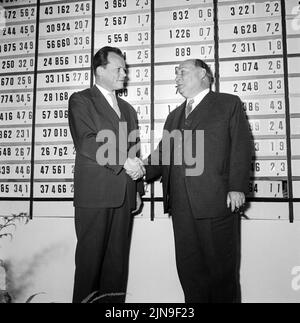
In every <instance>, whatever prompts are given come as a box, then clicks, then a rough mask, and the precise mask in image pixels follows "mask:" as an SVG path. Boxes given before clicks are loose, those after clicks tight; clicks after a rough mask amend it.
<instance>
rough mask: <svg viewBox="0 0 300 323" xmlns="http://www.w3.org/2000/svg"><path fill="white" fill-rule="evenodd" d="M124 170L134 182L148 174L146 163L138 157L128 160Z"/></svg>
mask: <svg viewBox="0 0 300 323" xmlns="http://www.w3.org/2000/svg"><path fill="white" fill-rule="evenodd" d="M124 169H125V170H126V174H127V175H128V176H130V177H131V178H132V180H134V181H137V180H138V179H140V178H142V177H143V176H144V175H145V174H146V169H145V166H144V163H143V162H142V161H141V160H140V159H139V158H137V157H135V158H134V159H132V158H128V159H127V160H126V162H125V165H124Z"/></svg>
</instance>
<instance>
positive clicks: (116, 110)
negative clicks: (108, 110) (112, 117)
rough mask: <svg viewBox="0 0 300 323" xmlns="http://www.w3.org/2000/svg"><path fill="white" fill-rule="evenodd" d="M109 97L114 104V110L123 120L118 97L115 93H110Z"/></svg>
mask: <svg viewBox="0 0 300 323" xmlns="http://www.w3.org/2000/svg"><path fill="white" fill-rule="evenodd" d="M109 96H110V97H111V99H112V102H113V105H112V108H113V109H114V110H115V112H116V114H117V115H118V117H119V118H121V111H120V108H119V105H118V101H117V98H116V96H115V95H114V93H109Z"/></svg>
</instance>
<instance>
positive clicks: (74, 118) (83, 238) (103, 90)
mask: <svg viewBox="0 0 300 323" xmlns="http://www.w3.org/2000/svg"><path fill="white" fill-rule="evenodd" d="M93 68H94V73H95V78H96V85H95V86H94V87H92V88H91V89H87V90H85V91H82V92H79V93H74V94H73V95H72V96H71V98H70V101H69V124H70V129H71V134H72V137H73V141H74V145H75V148H76V153H77V154H76V162H75V176H74V185H75V193H74V206H75V228H76V235H77V248H76V256H75V263H76V271H75V282H74V294H73V302H74V303H79V302H82V301H83V300H85V299H86V298H87V297H89V296H90V295H92V294H94V293H95V292H96V293H97V294H95V295H94V296H98V297H99V296H100V301H103V302H124V301H125V295H126V287H127V276H128V259H129V249H130V240H131V231H132V223H133V216H132V213H133V212H135V211H137V210H139V209H140V207H141V204H142V201H141V196H142V195H143V194H144V188H143V183H142V181H137V182H136V181H134V180H136V179H137V178H138V177H141V176H142V175H143V169H142V168H141V167H140V165H138V163H137V162H136V161H137V156H138V154H139V145H138V143H139V138H138V136H136V137H135V139H134V140H132V139H131V140H130V142H129V140H128V139H127V138H129V137H128V134H130V133H131V132H132V131H136V132H137V129H138V120H137V114H136V112H135V110H134V109H133V107H132V106H131V105H129V104H128V103H127V102H125V101H124V100H122V99H120V98H119V97H117V96H116V93H115V91H117V90H120V89H123V87H124V82H125V80H126V77H127V76H126V63H125V60H124V57H123V55H122V52H121V51H120V50H119V49H117V48H112V47H104V48H102V49H101V50H100V51H99V52H98V53H97V54H96V55H95V57H94V60H93ZM106 134H108V136H107V138H105V136H106ZM110 134H112V135H113V136H114V138H113V139H114V140H115V142H114V141H113V142H114V144H112V143H111V142H110V144H109V145H107V144H108V142H107V141H108V139H110V138H109V135H110ZM105 145H107V146H105ZM105 147H106V148H107V151H106V153H104V150H103V148H105ZM107 156H114V157H115V158H111V159H109V158H108V159H106V158H107ZM129 169H130V170H131V171H132V173H133V174H135V175H133V176H132V177H133V179H131V178H130V177H129V176H128V175H127V174H126V171H128V170H129ZM111 294H115V295H114V296H108V295H111Z"/></svg>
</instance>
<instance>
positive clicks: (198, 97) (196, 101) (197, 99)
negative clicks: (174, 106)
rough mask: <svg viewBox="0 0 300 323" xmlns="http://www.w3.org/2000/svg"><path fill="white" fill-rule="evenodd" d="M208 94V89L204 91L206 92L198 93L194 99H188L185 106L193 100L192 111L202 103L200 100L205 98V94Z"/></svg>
mask: <svg viewBox="0 0 300 323" xmlns="http://www.w3.org/2000/svg"><path fill="white" fill-rule="evenodd" d="M209 92H210V89H206V90H204V91H202V92H200V93H199V94H197V95H196V96H195V97H194V98H190V99H188V100H187V104H188V103H189V101H190V100H194V103H193V109H192V110H194V109H195V108H196V107H197V106H198V105H199V104H200V103H201V102H202V100H203V99H204V98H205V97H206V96H207V94H208V93H209Z"/></svg>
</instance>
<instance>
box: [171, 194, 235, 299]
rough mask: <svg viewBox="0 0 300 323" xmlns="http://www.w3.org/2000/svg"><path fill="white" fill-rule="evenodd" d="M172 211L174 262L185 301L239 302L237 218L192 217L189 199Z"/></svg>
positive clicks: (233, 216)
mask: <svg viewBox="0 0 300 323" xmlns="http://www.w3.org/2000/svg"><path fill="white" fill-rule="evenodd" d="M185 201H186V202H183V201H181V202H183V203H181V204H180V203H178V205H177V207H176V208H175V209H173V211H172V219H173V228H174V235H175V249H176V263H177V269H178V275H179V279H180V282H181V285H182V288H183V291H184V295H185V301H186V302H187V303H239V302H240V301H241V295H240V293H241V292H240V282H239V280H240V279H239V267H240V218H239V217H238V216H237V215H232V216H228V215H227V216H226V217H221V218H213V219H195V218H194V216H193V215H192V212H191V209H190V206H189V203H188V199H186V200H185Z"/></svg>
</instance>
